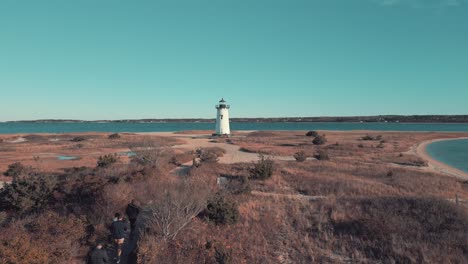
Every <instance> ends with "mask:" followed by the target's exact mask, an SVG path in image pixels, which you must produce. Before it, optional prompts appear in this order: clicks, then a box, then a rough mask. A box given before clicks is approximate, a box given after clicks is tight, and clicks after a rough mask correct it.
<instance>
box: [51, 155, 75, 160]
mask: <svg viewBox="0 0 468 264" xmlns="http://www.w3.org/2000/svg"><path fill="white" fill-rule="evenodd" d="M57 159H58V160H77V159H80V158H78V157H74V156H57Z"/></svg>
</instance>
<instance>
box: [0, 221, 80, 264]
mask: <svg viewBox="0 0 468 264" xmlns="http://www.w3.org/2000/svg"><path fill="white" fill-rule="evenodd" d="M85 231H86V230H85V224H84V222H83V221H81V220H80V219H79V218H78V217H76V216H60V215H58V214H57V213H53V212H45V213H43V214H40V215H34V216H31V217H27V218H25V219H21V220H16V221H15V222H13V223H12V224H11V225H9V226H8V227H6V228H4V229H3V230H2V232H0V260H1V261H0V262H1V263H32V264H35V263H37V264H38V263H74V260H75V261H76V259H75V258H76V257H77V254H79V253H78V252H80V241H81V240H82V239H83V238H84V237H85Z"/></svg>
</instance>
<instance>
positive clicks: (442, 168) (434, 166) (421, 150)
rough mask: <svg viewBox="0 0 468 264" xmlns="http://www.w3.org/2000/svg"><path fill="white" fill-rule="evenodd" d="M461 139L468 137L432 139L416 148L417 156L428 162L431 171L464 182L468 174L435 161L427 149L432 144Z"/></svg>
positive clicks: (467, 178)
mask: <svg viewBox="0 0 468 264" xmlns="http://www.w3.org/2000/svg"><path fill="white" fill-rule="evenodd" d="M460 139H468V137H459V138H438V139H432V140H427V141H424V142H421V143H419V144H418V145H417V147H416V154H417V155H418V156H419V157H421V158H422V159H424V160H426V161H427V162H428V167H429V169H431V170H434V171H436V172H439V173H442V174H446V175H449V176H452V177H456V178H459V179H462V180H468V173H466V172H464V171H462V170H459V169H457V168H455V167H452V166H450V165H448V164H445V163H443V162H441V161H438V160H436V159H434V158H433V157H431V155H429V153H428V152H427V149H426V148H427V146H428V145H429V144H432V143H434V142H439V141H448V140H460Z"/></svg>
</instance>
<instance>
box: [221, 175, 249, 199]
mask: <svg viewBox="0 0 468 264" xmlns="http://www.w3.org/2000/svg"><path fill="white" fill-rule="evenodd" d="M226 190H227V191H228V192H230V193H232V194H241V193H250V191H251V187H250V180H249V177H248V176H245V175H243V176H239V177H235V178H233V179H229V182H228V184H227V186H226Z"/></svg>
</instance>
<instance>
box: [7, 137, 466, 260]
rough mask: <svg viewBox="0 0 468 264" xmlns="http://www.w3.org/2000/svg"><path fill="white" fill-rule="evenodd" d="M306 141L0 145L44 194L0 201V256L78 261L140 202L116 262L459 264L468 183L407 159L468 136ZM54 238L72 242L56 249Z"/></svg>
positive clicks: (42, 140)
mask: <svg viewBox="0 0 468 264" xmlns="http://www.w3.org/2000/svg"><path fill="white" fill-rule="evenodd" d="M207 134H208V133H207ZM305 134H306V131H294V132H291V131H281V132H280V131H275V132H262V131H261V132H241V133H236V134H234V135H233V136H232V137H230V138H210V137H209V136H207V135H206V134H202V133H193V132H185V133H175V134H172V133H152V134H151V133H149V134H121V135H120V137H119V138H117V139H109V134H98V133H94V134H79V135H78V134H77V135H21V136H20V135H2V136H1V140H0V141H1V142H0V157H1V159H0V168H1V170H2V171H6V170H7V169H8V165H9V164H11V163H14V162H21V163H22V164H23V165H24V166H25V167H27V169H26V170H25V171H22V172H19V176H17V177H16V178H17V179H16V181H19V180H18V179H25V181H26V183H24V182H22V184H26V185H27V186H29V185H30V186H35V184H36V185H37V184H42V185H41V186H52V187H51V189H50V192H48V193H38V194H37V195H36V196H34V197H28V199H30V200H31V201H30V202H24V199H23V200H21V201H20V200H19V199H18V198H15V197H13V196H14V195H13V196H12V194H17V193H18V192H20V191H21V189H20V188H19V187H18V188H17V189H15V188H12V187H9V189H8V190H7V191H8V192H6V191H5V190H4V191H3V193H2V194H3V195H4V197H9V199H4V198H3V200H2V204H1V205H2V208H3V209H2V212H0V224H1V225H2V227H1V230H0V231H1V232H0V252H1V253H0V258H4V259H7V260H9V261H10V263H58V262H56V261H57V260H60V259H62V260H64V259H65V260H66V261H65V262H66V263H82V262H83V259H84V256H85V255H86V253H87V251H88V249H89V247H90V246H92V245H93V244H94V243H95V242H96V241H98V240H104V241H108V240H107V237H108V230H107V225H108V224H109V222H110V221H111V218H112V215H113V213H114V212H117V211H120V212H123V211H125V207H126V205H127V204H128V202H129V201H130V200H131V199H137V200H138V201H139V202H140V203H141V205H142V208H146V209H145V210H147V211H145V212H147V213H148V215H149V217H148V218H143V216H142V218H141V219H140V220H141V222H140V225H141V227H142V228H143V229H144V230H145V232H142V233H139V234H138V235H137V236H135V237H136V238H135V239H137V240H138V247H136V248H133V249H132V250H133V251H132V252H127V253H128V255H129V256H135V257H128V259H127V258H126V259H125V261H126V263H137V262H138V263H467V262H468V241H467V239H466V238H467V237H468V217H467V210H468V209H467V205H468V204H467V201H468V179H463V177H464V175H459V176H460V177H453V176H452V175H447V174H443V173H441V172H440V171H438V170H435V169H434V168H433V167H431V166H428V165H430V164H428V161H427V160H424V159H423V158H421V157H420V156H418V153H417V151H416V147H417V145H418V144H420V143H422V142H425V141H428V140H433V139H438V138H457V137H466V136H468V134H467V133H421V132H406V133H403V132H375V131H352V132H338V131H336V132H335V131H333V132H332V131H318V134H319V135H324V137H325V138H326V143H324V144H321V145H316V144H313V143H312V141H313V137H308V136H306V135H305ZM77 137H81V138H84V140H80V141H78V142H75V141H76V140H73V139H76V138H77ZM18 139H21V140H18ZM78 144H80V146H79V147H78V146H77V145H78ZM129 151H131V152H134V154H135V156H134V157H128V155H121V156H120V158H118V159H117V161H116V162H109V164H107V163H105V162H104V165H103V166H97V159H98V158H99V157H100V156H104V155H106V154H113V153H124V152H125V153H127V152H129ZM298 152H303V155H305V157H306V159H305V160H304V161H296V160H295V159H294V155H295V154H296V153H298ZM258 154H263V155H264V159H265V160H264V161H263V162H258V159H259V157H258ZM58 155H67V156H74V157H79V158H80V159H77V160H67V161H60V160H57V156H58ZM35 157H36V158H35ZM102 161H103V160H101V163H102ZM270 165H271V166H270ZM73 167H74V168H73ZM71 168H73V169H71ZM34 177H49V178H54V183H49V182H47V183H43V182H41V181H39V183H38V182H36V181H34V180H33V179H35V178H34ZM2 179H3V180H7V181H11V180H12V177H10V176H3V178H2ZM27 181H32V183H30V182H27ZM13 182H15V180H13ZM28 184H29V185H28ZM5 189H7V188H5ZM15 192H16V193H15ZM23 194H24V193H23ZM163 194H164V195H163ZM39 195H45V196H46V197H44V198H41V199H39V198H38V197H42V196H39ZM26 196H27V195H26ZM12 197H13V198H12ZM220 197H221V198H220ZM28 201H29V200H28ZM173 204H178V206H177V207H171V205H173ZM21 206H23V207H24V208H23V207H21ZM20 207H21V208H20ZM182 207H183V208H185V209H184V210H182V211H181V210H180V208H182ZM156 208H158V209H156ZM187 212H191V213H190V214H188V213H187ZM169 213H171V215H175V213H177V215H178V217H177V218H174V221H173V223H175V224H173V225H172V226H169V227H167V228H166V229H165V231H164V232H163V231H161V230H160V229H159V227H160V226H161V223H159V222H158V220H157V219H159V218H157V217H156V216H157V214H163V215H164V214H165V215H169ZM172 213H174V214H172ZM151 216H152V217H151ZM47 219H49V220H50V221H49V222H48V221H47ZM53 223H58V224H56V225H54V227H53V228H52V225H53ZM31 226H35V227H36V228H35V229H31V228H30V227H31ZM72 226H73V227H72ZM176 227H181V228H180V230H179V229H178V228H176ZM143 229H142V230H143ZM54 232H60V233H61V234H67V233H70V235H69V236H66V237H63V238H60V240H61V241H55V240H56V239H55V238H54V237H53V234H54ZM13 236H14V237H20V238H21V241H28V243H24V242H21V243H20V241H19V240H18V239H11V237H13ZM132 243H133V242H132ZM45 244H47V246H45ZM58 244H60V245H61V246H60V247H57V246H55V245H58ZM110 244H111V243H110V242H109V248H111V246H110ZM135 245H136V243H135ZM41 248H45V249H46V250H42V251H41V250H40V249H41ZM7 249H8V250H7ZM26 251H27V252H29V253H27V254H23V253H24V252H26ZM20 252H23V253H22V255H21V258H20V257H18V256H17V254H19V253H20ZM57 256H60V258H58V257H57ZM15 261H16V262H15ZM7 262H8V261H7ZM59 262H60V261H59Z"/></svg>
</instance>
